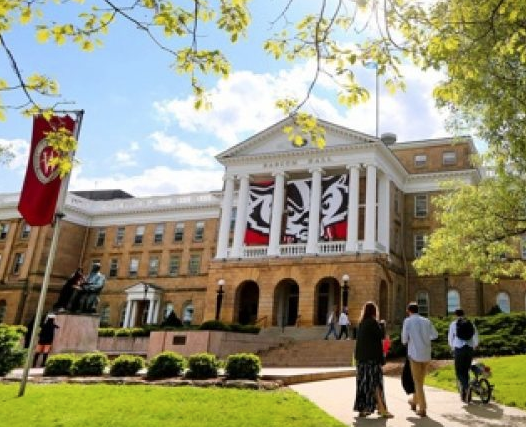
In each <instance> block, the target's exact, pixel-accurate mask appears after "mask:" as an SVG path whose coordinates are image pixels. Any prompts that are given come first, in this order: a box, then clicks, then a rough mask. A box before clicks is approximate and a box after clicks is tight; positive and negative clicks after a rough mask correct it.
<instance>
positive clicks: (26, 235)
mask: <svg viewBox="0 0 526 427" xmlns="http://www.w3.org/2000/svg"><path fill="white" fill-rule="evenodd" d="M30 234H31V226H30V225H29V224H28V223H26V222H24V225H23V226H22V231H21V232H20V238H21V239H27V238H29V235H30Z"/></svg>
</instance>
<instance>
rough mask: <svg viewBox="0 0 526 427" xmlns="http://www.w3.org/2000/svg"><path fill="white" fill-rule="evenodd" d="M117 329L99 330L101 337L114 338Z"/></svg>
mask: <svg viewBox="0 0 526 427" xmlns="http://www.w3.org/2000/svg"><path fill="white" fill-rule="evenodd" d="M114 336H115V328H99V337H114Z"/></svg>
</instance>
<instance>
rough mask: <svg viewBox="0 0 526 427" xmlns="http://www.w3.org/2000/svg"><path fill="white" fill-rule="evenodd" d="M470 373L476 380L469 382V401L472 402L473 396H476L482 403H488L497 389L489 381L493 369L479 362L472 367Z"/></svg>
mask: <svg viewBox="0 0 526 427" xmlns="http://www.w3.org/2000/svg"><path fill="white" fill-rule="evenodd" d="M470 371H471V373H472V374H473V376H474V378H473V379H472V380H471V381H470V382H469V389H468V396H467V401H468V402H471V398H472V396H473V394H476V395H478V396H479V397H480V400H481V402H482V403H488V402H489V401H490V400H491V395H492V393H493V388H494V387H495V386H494V385H493V384H490V382H489V381H488V378H489V377H491V368H490V367H489V366H486V365H484V363H482V362H477V363H473V364H472V365H471V367H470Z"/></svg>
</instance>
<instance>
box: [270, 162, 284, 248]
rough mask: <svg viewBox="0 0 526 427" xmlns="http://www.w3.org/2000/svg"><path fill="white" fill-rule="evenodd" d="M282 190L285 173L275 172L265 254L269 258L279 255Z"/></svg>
mask: <svg viewBox="0 0 526 427" xmlns="http://www.w3.org/2000/svg"><path fill="white" fill-rule="evenodd" d="M284 189H285V172H283V171H281V172H276V173H275V174H274V197H273V198H272V217H271V220H270V238H269V243H268V252H267V253H268V255H269V256H278V255H279V240H280V236H281V218H282V214H283V198H284Z"/></svg>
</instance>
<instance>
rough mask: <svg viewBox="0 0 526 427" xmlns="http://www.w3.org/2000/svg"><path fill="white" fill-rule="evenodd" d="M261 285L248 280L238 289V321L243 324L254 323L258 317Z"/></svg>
mask: <svg viewBox="0 0 526 427" xmlns="http://www.w3.org/2000/svg"><path fill="white" fill-rule="evenodd" d="M258 305H259V286H258V284H257V283H256V282H254V281H253V280H247V281H245V282H243V283H241V285H239V287H238V288H237V291H236V302H235V307H236V321H237V322H238V323H240V324H241V325H249V324H250V325H252V324H254V323H255V322H256V320H257V318H258Z"/></svg>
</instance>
